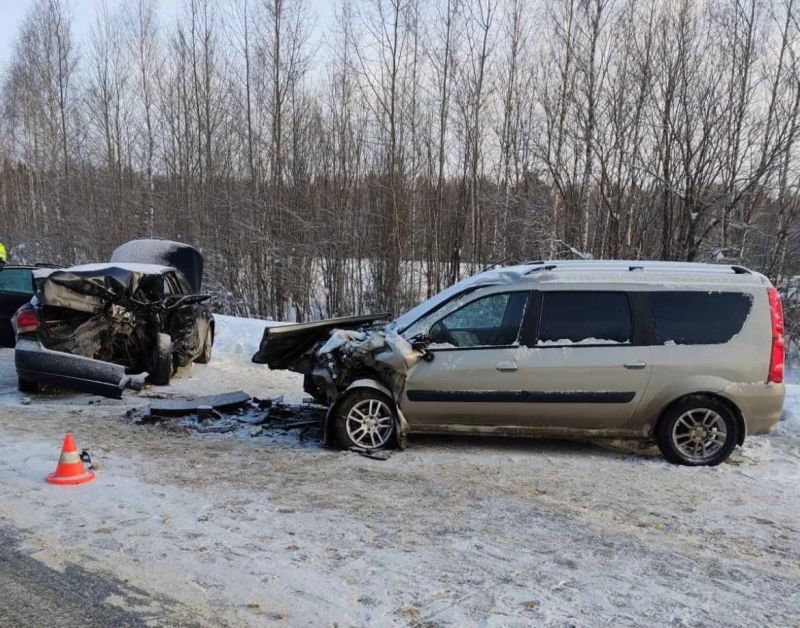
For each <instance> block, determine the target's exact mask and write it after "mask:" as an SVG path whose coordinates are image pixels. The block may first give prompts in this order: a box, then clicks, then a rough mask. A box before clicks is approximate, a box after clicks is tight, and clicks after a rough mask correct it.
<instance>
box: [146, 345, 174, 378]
mask: <svg viewBox="0 0 800 628" xmlns="http://www.w3.org/2000/svg"><path fill="white" fill-rule="evenodd" d="M171 378H172V338H170V337H169V334H158V335H157V336H156V345H155V347H154V348H153V367H152V369H151V370H150V378H149V379H150V383H151V384H155V385H156V386H168V385H169V380H170V379H171Z"/></svg>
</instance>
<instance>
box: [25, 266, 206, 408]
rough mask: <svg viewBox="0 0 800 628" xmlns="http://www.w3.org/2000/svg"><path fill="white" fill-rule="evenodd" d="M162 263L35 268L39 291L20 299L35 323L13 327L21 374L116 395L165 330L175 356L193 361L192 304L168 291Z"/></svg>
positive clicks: (138, 376) (133, 384) (134, 378)
mask: <svg viewBox="0 0 800 628" xmlns="http://www.w3.org/2000/svg"><path fill="white" fill-rule="evenodd" d="M165 270H168V269H165V268H164V267H161V266H153V265H145V264H138V265H135V264H127V265H123V264H120V265H114V264H89V265H85V266H76V267H73V268H68V269H64V270H41V271H36V273H35V274H34V279H35V282H36V294H35V296H34V298H33V299H32V301H31V303H30V304H29V305H28V306H25V307H26V308H27V316H28V320H31V321H33V323H32V325H31V327H30V328H28V329H23V330H19V329H18V332H21V333H19V339H18V344H17V349H16V352H15V361H16V365H17V373H18V375H19V377H20V380H21V381H22V380H24V381H29V382H36V383H45V384H52V385H57V386H64V387H68V388H73V389H77V390H82V391H85V392H90V393H95V394H101V395H105V396H112V397H119V396H121V394H122V390H123V389H124V388H133V389H136V390H138V389H141V387H142V386H143V384H144V380H145V378H146V377H147V375H148V373H147V371H148V370H149V369H150V368H151V365H152V361H153V357H154V348H155V342H156V337H157V335H158V334H159V333H162V332H163V333H169V334H170V336H172V338H173V350H174V352H175V356H176V361H177V362H178V363H182V362H188V361H190V359H191V356H192V355H193V354H192V352H193V351H195V350H196V347H194V346H193V345H194V344H196V339H195V338H194V334H192V333H190V332H191V330H192V329H193V321H192V320H190V319H191V312H190V310H186V308H183V309H182V308H181V307H175V305H176V297H172V296H165V287H164V281H165V279H164V274H163V273H164V271H165ZM183 298H184V299H185V298H186V297H183ZM192 298H195V299H200V298H202V299H207V298H208V297H207V296H206V295H193V296H192ZM19 318H20V313H18V319H19ZM184 319H186V320H184ZM184 354H186V355H184ZM182 357H183V358H186V359H185V360H184V359H182Z"/></svg>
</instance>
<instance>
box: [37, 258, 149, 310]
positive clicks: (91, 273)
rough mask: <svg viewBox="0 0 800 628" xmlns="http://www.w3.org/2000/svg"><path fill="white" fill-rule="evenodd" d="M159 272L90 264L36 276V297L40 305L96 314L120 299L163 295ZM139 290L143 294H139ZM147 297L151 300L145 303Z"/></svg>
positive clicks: (138, 268)
mask: <svg viewBox="0 0 800 628" xmlns="http://www.w3.org/2000/svg"><path fill="white" fill-rule="evenodd" d="M159 270H160V267H158V266H153V267H150V268H147V267H144V266H138V267H137V266H132V267H125V266H124V265H113V264H91V265H87V266H76V267H74V268H67V269H64V270H55V271H49V270H48V271H46V272H41V273H39V272H37V273H35V275H34V277H35V281H36V284H37V297H38V299H39V302H40V303H41V304H42V305H48V306H51V307H65V308H69V309H71V310H76V311H78V312H87V313H99V312H102V311H103V310H104V309H105V307H106V306H107V304H108V303H109V302H113V301H115V300H116V299H119V298H122V297H132V296H134V295H137V294H138V295H139V296H140V297H141V298H142V299H143V300H152V299H154V298H157V295H159V294H160V293H161V292H163V277H162V275H161V274H160V272H159ZM148 271H149V272H148ZM140 289H143V290H141V292H140ZM150 293H152V295H153V297H152V298H151V299H148V298H147V297H148V295H149V294H150Z"/></svg>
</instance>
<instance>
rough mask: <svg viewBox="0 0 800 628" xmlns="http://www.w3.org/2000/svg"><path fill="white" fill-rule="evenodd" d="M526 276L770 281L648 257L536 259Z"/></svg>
mask: <svg viewBox="0 0 800 628" xmlns="http://www.w3.org/2000/svg"><path fill="white" fill-rule="evenodd" d="M527 267H528V270H527V271H526V272H523V273H522V274H523V278H524V279H525V280H530V281H532V282H534V283H547V282H563V283H617V284H639V285H642V284H644V285H648V284H657V285H662V286H663V285H671V284H679V285H682V286H692V285H702V286H709V285H739V286H742V285H747V286H763V285H765V284H767V283H768V281H767V279H766V278H765V277H764V276H763V275H761V274H760V273H757V272H754V271H751V270H749V269H747V268H744V267H743V266H730V265H725V264H703V263H699V262H662V261H648V260H562V261H558V260H555V261H542V262H533V263H531V264H528V265H527Z"/></svg>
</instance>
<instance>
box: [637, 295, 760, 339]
mask: <svg viewBox="0 0 800 628" xmlns="http://www.w3.org/2000/svg"><path fill="white" fill-rule="evenodd" d="M649 299H650V311H651V312H652V314H653V324H654V326H655V331H656V340H655V342H656V344H657V345H665V344H678V345H713V344H722V343H725V342H728V341H729V340H730V339H731V338H733V336H735V335H736V334H738V333H739V332H740V331H741V330H742V327H743V326H744V322H745V320H747V316H748V314H749V313H750V308H751V307H752V304H753V297H752V295H750V294H747V293H742V292H690V291H677V290H676V291H664V292H651V293H650V297H649Z"/></svg>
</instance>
